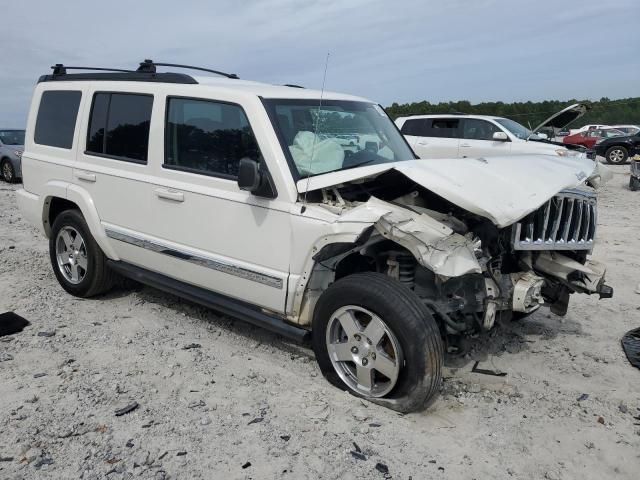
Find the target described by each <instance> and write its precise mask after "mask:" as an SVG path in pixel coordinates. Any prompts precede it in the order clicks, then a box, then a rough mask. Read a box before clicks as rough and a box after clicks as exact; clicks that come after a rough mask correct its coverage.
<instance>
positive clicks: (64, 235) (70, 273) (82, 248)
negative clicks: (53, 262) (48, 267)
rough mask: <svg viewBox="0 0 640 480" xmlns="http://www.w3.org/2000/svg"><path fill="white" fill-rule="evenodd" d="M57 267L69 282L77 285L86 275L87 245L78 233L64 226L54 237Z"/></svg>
mask: <svg viewBox="0 0 640 480" xmlns="http://www.w3.org/2000/svg"><path fill="white" fill-rule="evenodd" d="M56 259H57V262H58V269H59V270H60V273H62V276H63V277H64V278H65V280H67V281H68V282H69V283H72V284H74V285H77V284H78V283H80V282H82V280H84V277H85V276H86V275H87V263H88V261H87V247H86V245H85V242H84V239H83V238H82V236H81V235H80V233H79V232H78V231H77V230H76V229H75V228H73V227H70V226H65V227H62V228H61V229H60V231H59V232H58V236H57V237H56Z"/></svg>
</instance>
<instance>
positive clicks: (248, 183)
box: [238, 157, 277, 198]
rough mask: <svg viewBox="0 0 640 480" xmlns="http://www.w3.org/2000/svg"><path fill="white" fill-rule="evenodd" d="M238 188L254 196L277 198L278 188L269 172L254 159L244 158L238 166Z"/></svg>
mask: <svg viewBox="0 0 640 480" xmlns="http://www.w3.org/2000/svg"><path fill="white" fill-rule="evenodd" d="M238 187H239V188H240V190H246V191H247V192H251V193H252V194H253V195H257V196H259V197H266V198H276V196H277V194H276V188H275V186H274V183H273V180H272V179H271V175H269V172H267V171H263V170H262V169H261V168H260V163H259V162H258V161H256V160H253V159H252V158H248V157H245V158H242V159H240V163H239V165H238Z"/></svg>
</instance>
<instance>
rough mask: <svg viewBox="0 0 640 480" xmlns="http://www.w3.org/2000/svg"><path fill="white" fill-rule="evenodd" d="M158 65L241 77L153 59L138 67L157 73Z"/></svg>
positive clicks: (141, 69) (235, 76) (228, 76)
mask: <svg viewBox="0 0 640 480" xmlns="http://www.w3.org/2000/svg"><path fill="white" fill-rule="evenodd" d="M156 67H176V68H186V69H189V70H199V71H201V72H209V73H215V74H216V75H221V76H223V77H227V78H233V79H239V78H240V77H239V76H238V75H236V74H235V73H225V72H221V71H219V70H211V69H210V68H203V67H194V66H192V65H180V64H178V63H159V62H154V61H153V60H149V59H146V60H145V61H144V62H140V66H139V67H138V70H137V71H138V72H144V73H156Z"/></svg>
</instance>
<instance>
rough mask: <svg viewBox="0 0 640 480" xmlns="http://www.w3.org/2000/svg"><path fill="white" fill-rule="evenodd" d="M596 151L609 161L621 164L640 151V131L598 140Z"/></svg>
mask: <svg viewBox="0 0 640 480" xmlns="http://www.w3.org/2000/svg"><path fill="white" fill-rule="evenodd" d="M595 151H596V153H597V154H598V155H601V156H603V157H604V158H605V160H606V161H607V163H611V164H613V165H620V164H623V163H625V162H626V161H627V159H628V158H629V157H633V156H634V155H637V154H639V153H640V132H638V133H636V134H635V135H625V136H623V137H613V138H603V139H601V140H600V141H598V142H596V146H595Z"/></svg>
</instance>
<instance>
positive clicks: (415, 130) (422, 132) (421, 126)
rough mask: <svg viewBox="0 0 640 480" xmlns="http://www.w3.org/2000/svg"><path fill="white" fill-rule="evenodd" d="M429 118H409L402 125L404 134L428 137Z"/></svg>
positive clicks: (401, 130)
mask: <svg viewBox="0 0 640 480" xmlns="http://www.w3.org/2000/svg"><path fill="white" fill-rule="evenodd" d="M428 122H429V120H428V119H425V118H414V119H411V120H407V121H405V122H404V124H403V125H402V129H400V132H402V134H403V135H414V136H418V137H426V136H427V125H428Z"/></svg>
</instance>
